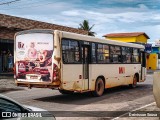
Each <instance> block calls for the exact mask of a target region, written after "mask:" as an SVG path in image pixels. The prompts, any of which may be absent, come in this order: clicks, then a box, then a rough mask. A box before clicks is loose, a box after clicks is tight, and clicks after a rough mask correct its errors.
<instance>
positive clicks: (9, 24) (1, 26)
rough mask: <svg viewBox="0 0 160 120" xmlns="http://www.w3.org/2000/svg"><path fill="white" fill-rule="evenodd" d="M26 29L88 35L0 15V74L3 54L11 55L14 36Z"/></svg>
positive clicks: (69, 29) (44, 23) (76, 30)
mask: <svg viewBox="0 0 160 120" xmlns="http://www.w3.org/2000/svg"><path fill="white" fill-rule="evenodd" d="M28 29H53V30H62V31H67V32H73V33H79V34H84V35H87V34H88V32H87V31H84V30H79V29H76V28H71V27H67V26H61V25H56V24H51V23H46V22H41V21H36V20H30V19H25V18H20V17H15V16H10V15H4V14H0V72H1V71H2V67H3V60H2V59H3V54H4V53H5V52H6V53H7V52H10V53H11V54H12V55H13V46H14V45H13V44H14V34H15V33H16V32H19V31H22V30H28Z"/></svg>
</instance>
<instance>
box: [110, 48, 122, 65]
mask: <svg viewBox="0 0 160 120" xmlns="http://www.w3.org/2000/svg"><path fill="white" fill-rule="evenodd" d="M110 55H111V56H110V62H111V63H120V62H121V48H120V47H119V46H110Z"/></svg>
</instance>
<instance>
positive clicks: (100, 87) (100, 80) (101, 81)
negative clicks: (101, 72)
mask: <svg viewBox="0 0 160 120" xmlns="http://www.w3.org/2000/svg"><path fill="white" fill-rule="evenodd" d="M104 90H105V78H104V76H98V77H97V79H96V82H95V90H94V91H93V92H92V94H93V96H95V97H100V96H102V95H103V92H104Z"/></svg>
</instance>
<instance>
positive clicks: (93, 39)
mask: <svg viewBox="0 0 160 120" xmlns="http://www.w3.org/2000/svg"><path fill="white" fill-rule="evenodd" d="M59 32H62V37H64V38H72V39H78V40H84V41H88V42H89V41H90V42H98V43H106V44H113V45H118V46H128V47H135V48H142V49H144V45H140V44H136V43H126V42H120V41H115V40H109V39H101V38H96V37H93V36H87V35H80V34H75V33H69V32H64V31H59Z"/></svg>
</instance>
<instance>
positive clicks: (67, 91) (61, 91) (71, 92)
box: [59, 90, 74, 95]
mask: <svg viewBox="0 0 160 120" xmlns="http://www.w3.org/2000/svg"><path fill="white" fill-rule="evenodd" d="M59 92H60V93H61V94H63V95H66V94H73V93H74V91H69V90H59Z"/></svg>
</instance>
